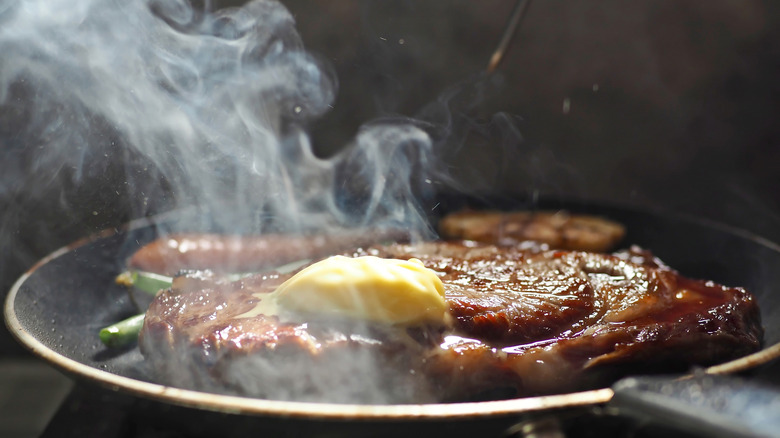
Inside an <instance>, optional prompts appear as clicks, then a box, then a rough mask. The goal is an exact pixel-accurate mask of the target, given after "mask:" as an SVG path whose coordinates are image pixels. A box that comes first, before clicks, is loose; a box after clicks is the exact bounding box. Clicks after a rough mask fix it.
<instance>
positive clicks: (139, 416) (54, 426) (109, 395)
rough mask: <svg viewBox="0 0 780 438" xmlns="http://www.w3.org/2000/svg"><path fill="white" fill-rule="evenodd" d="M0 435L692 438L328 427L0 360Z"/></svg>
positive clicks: (575, 416) (490, 425) (576, 414)
mask: <svg viewBox="0 0 780 438" xmlns="http://www.w3.org/2000/svg"><path fill="white" fill-rule="evenodd" d="M0 386H2V388H0V389H2V391H0V401H2V406H0V408H2V409H0V435H1V436H3V437H18V438H33V437H38V436H40V437H41V438H69V437H74V438H75V437H79V438H89V437H100V438H119V437H121V438H164V437H177V438H201V437H212V436H220V437H224V438H231V437H244V436H264V437H265V436H267V437H281V438H293V437H307V438H308V437H391V436H392V437H398V436H402V437H405V438H413V437H417V436H421V437H422V436H425V437H430V436H446V437H448V438H453V437H470V438H472V437H494V436H495V437H531V436H535V437H550V438H551V437H603V436H611V437H624V438H643V437H655V436H663V434H666V435H670V436H682V437H685V436H692V435H685V434H682V433H681V432H680V431H671V430H667V429H665V428H664V427H662V426H660V425H658V424H641V423H639V422H637V421H634V420H631V419H627V418H623V417H617V416H614V415H611V414H610V413H609V412H608V410H605V409H603V408H602V407H590V408H579V409H569V410H559V411H555V412H546V413H543V414H536V415H532V416H528V415H525V416H518V417H508V418H500V419H497V420H496V419H494V420H485V421H476V422H475V421H426V422H415V423H402V422H385V423H374V422H334V421H315V420H301V419H294V418H266V417H248V416H240V415H231V414H225V413H215V412H207V411H202V410H196V409H191V408H184V407H179V406H173V405H170V404H164V403H159V402H155V401H151V400H147V399H142V398H138V397H135V396H133V395H130V394H126V393H120V392H116V391H112V390H110V389H106V388H100V387H97V386H94V385H92V384H88V383H84V382H73V381H71V380H70V379H69V378H67V377H65V376H63V375H61V374H60V373H59V372H57V371H55V370H53V369H51V368H50V367H49V366H48V365H46V364H43V363H41V362H39V361H37V360H35V359H24V360H3V361H0Z"/></svg>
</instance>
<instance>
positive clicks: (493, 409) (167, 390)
mask: <svg viewBox="0 0 780 438" xmlns="http://www.w3.org/2000/svg"><path fill="white" fill-rule="evenodd" d="M467 205H468V206H472V207H476V208H484V207H491V208H517V209H527V208H529V207H530V206H529V205H527V203H525V202H521V201H517V200H511V199H509V200H508V199H492V200H489V201H486V200H484V199H483V200H480V201H478V200H475V199H463V198H460V197H458V198H453V199H442V200H441V202H439V203H437V204H436V205H435V206H434V207H432V210H431V211H432V215H433V216H435V215H437V214H443V213H446V212H448V211H454V210H456V209H458V208H461V207H463V206H467ZM534 207H538V208H542V209H550V208H565V209H567V210H569V211H572V212H581V213H589V214H597V215H601V216H604V217H607V218H610V219H613V220H616V221H619V222H621V223H623V224H624V225H625V226H626V228H627V231H628V233H627V236H626V238H625V240H624V246H625V245H629V244H637V245H641V246H643V247H645V248H649V249H651V250H652V251H653V252H654V253H655V254H656V255H658V256H659V257H660V258H661V259H662V260H664V261H665V262H667V263H668V264H669V265H671V266H673V267H675V268H676V269H678V270H679V271H681V272H682V273H683V274H684V275H687V276H691V277H697V278H708V279H712V280H715V281H717V282H721V283H724V284H727V285H732V286H743V287H746V288H747V289H749V290H750V291H752V292H753V293H754V294H755V295H756V297H757V299H758V302H759V305H760V307H761V312H762V319H763V323H764V327H765V330H766V333H765V346H766V348H765V349H764V350H763V351H762V352H759V353H756V354H754V355H751V356H749V357H747V358H743V359H740V360H736V361H732V362H728V363H725V364H722V365H719V366H715V367H712V368H710V369H709V371H711V372H715V373H732V372H740V371H744V370H747V369H750V368H753V367H756V366H759V365H761V364H763V363H765V362H767V361H769V360H771V359H772V358H773V357H774V356H776V355H777V354H778V350H780V346H778V345H777V344H778V343H780V315H778V312H780V293H778V292H777V291H776V290H775V289H776V288H777V287H778V286H777V285H780V247H778V246H777V245H775V244H773V243H771V242H769V241H766V240H764V239H762V238H760V237H757V236H754V235H751V234H749V233H746V232H743V231H740V230H737V229H733V228H729V227H726V226H723V225H719V224H716V223H711V222H708V221H705V220H701V219H696V218H690V217H683V216H678V215H674V214H668V213H663V212H654V211H647V210H642V209H635V208H630V207H625V206H611V205H604V204H596V203H592V202H572V201H566V202H562V201H555V202H542V203H537V202H535V203H534ZM171 217H173V218H174V219H172V218H171ZM175 217H176V216H169V217H158V218H154V219H151V220H141V221H136V222H133V223H131V224H129V225H128V226H127V227H125V228H123V229H117V230H109V231H106V232H103V233H101V234H99V235H96V236H93V237H92V238H90V239H86V240H84V241H79V242H76V243H74V244H73V245H70V246H69V247H66V248H63V249H61V250H59V251H57V252H55V253H53V254H52V255H50V256H49V257H47V258H45V259H44V260H42V261H41V262H40V263H38V264H37V265H36V266H35V267H33V268H32V269H31V270H30V271H29V272H28V273H27V274H25V275H24V276H23V277H22V278H20V279H19V280H18V281H17V283H16V284H15V285H14V287H13V288H12V290H11V292H10V294H9V296H8V299H7V302H6V307H5V316H6V321H7V324H8V326H9V328H10V330H11V331H12V332H13V333H14V335H15V336H16V337H17V338H18V339H19V340H20V342H21V343H22V344H24V345H25V346H26V347H27V348H29V349H30V350H31V351H32V352H33V353H35V354H37V355H38V356H40V357H42V358H44V359H45V360H47V361H49V362H51V363H53V364H54V365H56V366H58V367H59V368H61V369H63V370H65V371H66V372H68V373H70V374H72V375H74V376H76V377H78V378H82V379H87V380H89V381H92V382H97V383H98V384H100V385H102V386H105V387H108V388H112V389H117V390H121V391H123V392H127V393H130V394H136V395H141V396H143V397H145V398H149V399H152V400H156V401H161V402H163V403H171V404H176V405H181V406H187V407H195V408H198V409H206V410H211V411H218V412H229V413H240V414H250V415H258V416H265V417H277V418H306V419H314V420H328V421H329V420H344V419H361V420H367V421H385V420H389V421H408V420H413V421H418V420H428V421H430V420H441V419H448V420H469V419H477V418H483V419H484V418H496V417H501V416H508V415H517V414H520V413H524V412H534V411H542V410H547V409H551V408H567V407H573V406H582V405H589V404H594V403H603V402H606V401H608V400H609V399H610V397H611V396H612V391H611V390H610V389H609V388H605V389H600V390H594V391H586V392H580V393H573V394H562V395H555V396H545V397H531V398H524V399H515V400H502V401H489V402H475V403H454V404H429V405H376V406H374V405H338V404H327V403H296V402H278V401H269V400H260V399H250V398H241V397H230V396H224V395H215V394H207V393H201V392H197V391H189V390H181V389H178V388H171V387H165V386H162V385H158V384H156V383H154V381H153V380H152V379H151V377H150V373H149V372H148V370H147V369H145V367H144V362H143V360H142V356H141V354H140V353H139V351H138V349H137V348H129V349H126V350H121V351H113V350H108V349H106V348H105V347H103V346H102V344H101V343H100V341H99V339H98V336H97V333H98V330H99V329H100V328H101V327H104V326H106V325H108V324H110V323H113V322H116V321H117V320H120V319H122V318H125V317H127V316H130V315H132V314H133V313H135V309H134V307H133V305H132V303H131V302H130V301H129V299H128V296H127V293H126V290H125V289H124V288H122V287H120V286H117V285H115V284H114V278H115V277H116V275H117V274H119V273H120V272H121V271H122V270H123V269H124V262H125V260H126V259H127V257H128V256H129V255H130V254H132V253H133V252H134V251H135V250H137V249H138V248H139V247H141V246H142V245H144V244H146V243H148V242H150V241H152V240H153V239H155V238H156V237H157V226H156V224H158V223H159V222H161V221H165V222H166V223H167V224H169V225H172V226H173V227H174V228H175V223H176V219H175ZM434 220H435V217H434Z"/></svg>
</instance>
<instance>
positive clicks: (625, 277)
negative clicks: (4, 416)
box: [139, 241, 763, 403]
mask: <svg viewBox="0 0 780 438" xmlns="http://www.w3.org/2000/svg"><path fill="white" fill-rule="evenodd" d="M523 248H526V247H525V246H522V245H510V246H496V245H490V244H483V243H476V242H473V241H463V242H427V243H421V244H414V245H412V244H392V245H383V246H382V245H379V246H373V247H368V248H365V249H358V250H354V251H351V252H349V253H348V254H347V255H352V256H361V255H374V256H378V257H389V258H400V259H408V258H412V257H415V258H417V259H419V260H421V261H422V262H423V263H424V264H425V266H426V267H428V268H430V269H432V270H434V271H436V272H437V273H438V275H439V276H440V278H441V279H442V282H443V283H444V287H445V292H446V295H445V299H446V301H447V304H448V307H449V313H450V315H451V318H450V323H448V324H446V325H445V326H444V327H439V326H421V327H397V326H385V325H381V324H369V323H361V322H355V321H334V320H327V319H317V318H309V319H308V320H306V321H302V320H285V319H282V318H280V317H278V316H275V315H272V314H263V313H262V312H261V313H258V312H257V311H256V309H258V308H259V307H258V303H260V302H262V300H263V298H264V297H265V296H267V294H269V293H270V292H272V291H273V290H275V289H276V287H277V286H279V285H280V284H281V283H282V282H283V281H284V280H286V279H287V278H289V276H291V275H292V274H279V273H266V274H258V275H254V276H250V277H247V278H244V279H242V280H239V281H236V282H226V281H223V280H220V279H219V277H217V276H215V275H213V274H209V273H204V272H197V273H190V274H188V275H184V276H180V277H177V278H176V279H175V281H174V284H173V287H172V288H171V289H169V290H166V291H163V292H162V293H160V294H159V295H158V296H157V298H156V299H155V300H154V302H153V303H152V305H151V306H150V308H149V310H148V312H147V314H146V319H145V322H144V328H143V330H142V333H141V337H140V339H139V346H140V348H141V352H142V353H143V354H144V356H145V358H146V359H147V360H148V362H149V364H150V365H151V366H152V368H153V369H154V370H155V372H156V375H157V376H159V378H160V379H161V380H162V381H163V382H165V383H168V384H173V385H176V386H180V387H185V388H192V389H198V390H206V391H213V392H220V393H228V394H237V395H246V396H253V397H264V398H271V399H286V400H303V401H327V402H356V403H410V402H413V403H424V402H438V401H457V400H473V399H484V398H501V397H513V396H530V395H540V394H551V393H560V392H569V391H574V390H581V389H587V388H593V387H600V386H603V385H607V384H609V383H610V382H612V381H613V380H614V379H615V378H617V377H620V376H622V375H626V374H629V373H636V372H648V371H653V372H671V371H682V370H686V369H688V368H689V367H691V366H694V365H708V364H713V363H718V362H723V361H726V360H730V359H733V358H736V357H740V356H743V355H745V354H748V353H751V352H753V351H756V350H757V349H759V348H760V345H761V338H762V335H763V332H762V328H761V324H760V316H759V311H758V307H757V304H756V302H755V300H754V298H753V297H752V295H750V294H749V293H748V292H747V291H745V290H744V289H742V288H735V287H727V286H723V285H718V284H715V283H713V282H711V281H705V280H694V279H689V278H686V277H684V276H682V275H680V274H679V273H677V272H676V271H674V270H673V269H671V268H669V267H668V266H666V265H665V264H663V263H662V262H661V261H660V260H658V259H657V258H655V257H653V256H652V254H650V253H649V252H647V251H644V250H641V249H639V248H631V249H629V250H626V251H622V252H618V253H614V254H601V253H591V252H584V251H566V250H545V249H544V248H538V247H537V248H533V249H527V248H526V249H523ZM253 309H255V310H253Z"/></svg>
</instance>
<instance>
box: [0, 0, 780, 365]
mask: <svg viewBox="0 0 780 438" xmlns="http://www.w3.org/2000/svg"><path fill="white" fill-rule="evenodd" d="M228 3H229V2H227V1H222V2H218V4H221V5H222V4H225V5H226V4H228ZM513 3H514V2H512V1H498V0H488V1H481V2H469V1H453V2H446V3H444V2H433V1H426V2H419V1H412V0H405V1H355V0H350V1H347V0H338V1H331V2H327V3H312V2H306V1H302V0H295V1H288V2H285V4H287V6H288V7H289V9H290V10H291V11H292V12H293V13H294V15H295V17H296V20H297V22H298V28H299V31H300V33H301V36H302V39H303V41H304V43H305V44H306V47H307V48H308V49H309V50H310V51H312V52H314V53H315V54H318V55H319V56H321V57H322V58H324V59H326V60H328V61H329V62H330V63H331V64H332V66H333V68H334V70H335V71H336V73H337V75H338V77H339V81H340V91H339V94H338V97H337V100H336V103H335V105H334V107H333V109H332V111H331V112H329V113H328V114H326V115H325V116H324V117H323V118H322V119H320V120H318V121H316V122H315V123H314V124H313V125H312V127H311V131H312V137H313V143H314V148H315V151H316V152H317V153H318V154H320V155H322V156H327V155H330V154H332V153H334V152H335V151H336V150H338V149H339V148H341V147H343V145H345V144H347V143H348V142H349V141H350V140H351V139H352V137H353V136H354V134H355V132H356V130H357V129H358V128H359V126H360V125H361V124H363V123H365V122H367V121H370V120H372V119H375V118H377V117H390V116H404V117H417V118H420V119H423V120H428V121H432V122H435V123H437V124H438V126H439V132H440V133H442V135H444V134H447V135H446V136H445V137H446V138H447V149H444V150H443V152H445V154H444V155H445V159H446V160H447V162H448V165H449V168H450V169H451V171H452V173H453V175H454V176H455V177H456V178H457V179H458V180H459V181H460V182H461V183H462V184H463V185H464V186H466V187H470V188H472V189H474V190H476V191H481V192H485V193H516V194H518V193H519V194H535V193H538V194H540V195H546V196H560V197H568V198H578V199H594V200H606V201H609V202H615V203H624V204H633V205H639V206H648V207H654V208H661V209H665V210H669V211H674V212H682V213H687V214H691V215H695V216H700V217H705V218H709V219H713V220H716V221H719V222H724V223H727V224H730V225H733V226H736V227H739V228H742V229H745V230H747V231H750V232H753V233H756V234H758V235H761V236H764V237H766V238H768V239H770V240H773V241H775V242H780V123H777V120H779V119H780V83H778V81H777V78H778V77H780V3H777V2H773V1H771V0H763V1H761V0H745V1H740V2H732V1H728V0H709V1H705V0H677V1H674V0H637V1H633V2H622V1H619V0H603V1H600V2H592V1H588V0H571V1H563V0H546V1H537V2H533V3H532V5H531V7H530V8H529V10H528V13H527V15H526V17H525V19H524V21H523V23H522V25H521V28H520V30H519V32H518V34H517V36H516V38H515V40H514V42H513V44H512V46H511V48H510V51H509V53H508V55H507V58H506V59H505V60H504V62H503V63H502V64H501V66H500V68H499V70H498V71H497V72H496V74H494V75H493V76H491V77H483V76H481V75H482V71H483V70H484V67H485V65H486V64H487V61H488V58H489V56H490V53H491V51H492V50H493V48H494V46H495V44H496V43H497V41H498V38H499V36H500V33H501V30H502V27H503V25H504V23H505V20H506V15H507V14H508V12H509V11H510V10H511V8H512V6H513ZM0 62H2V61H0ZM31 92H34V90H25V89H24V88H23V87H22V88H20V89H13V90H11V93H10V94H9V96H8V97H7V98H6V100H5V101H4V102H2V106H0V244H2V246H3V251H2V254H0V290H2V291H4V293H5V291H7V290H8V289H9V288H10V287H11V285H12V284H13V282H14V281H15V280H16V279H17V278H18V277H19V276H20V275H21V274H22V273H23V272H24V270H25V269H27V268H28V267H30V266H31V265H32V264H33V263H34V262H35V261H36V260H38V259H40V258H41V257H43V256H44V255H46V254H48V253H49V252H51V251H53V250H54V249H56V248H59V247H61V246H63V245H65V244H67V243H69V242H71V241H73V240H76V239H78V238H80V237H83V236H86V235H89V234H91V233H93V232H95V231H97V230H100V229H103V228H106V227H109V226H114V225H117V224H121V223H123V222H125V221H127V220H128V219H130V218H131V217H132V216H133V213H132V212H131V211H133V210H131V209H130V208H128V207H127V205H128V203H129V200H133V202H138V200H139V199H142V200H143V202H144V203H145V205H146V206H147V208H146V211H147V212H149V213H154V212H156V211H164V210H166V209H167V208H168V207H169V206H170V205H171V202H172V195H171V194H170V193H167V192H166V191H165V187H161V186H159V185H158V184H156V183H155V181H156V178H155V175H154V169H149V168H147V167H146V166H145V163H144V160H143V157H135V156H133V155H132V154H131V153H127V152H122V153H117V152H118V151H117V149H116V148H117V147H118V146H117V144H119V143H115V142H114V141H112V140H113V136H114V135H115V134H114V133H111V132H110V131H109V132H107V133H106V134H105V136H103V137H102V138H101V141H99V142H95V144H84V145H81V146H80V147H79V150H80V151H81V153H84V161H83V168H80V169H73V168H57V167H54V168H45V167H42V166H40V162H41V161H45V160H43V158H44V157H42V152H41V150H42V147H43V145H45V144H46V137H45V133H40V135H20V133H22V132H25V131H26V130H25V129H23V127H24V126H25V123H26V121H27V120H28V118H29V115H30V114H35V113H36V108H35V107H31V106H30V105H29V102H28V100H26V98H25V96H27V95H28V94H29V93H31ZM445 128H446V129H445ZM107 131H108V130H107ZM128 180H132V181H135V183H136V184H137V185H136V186H135V187H129V186H128V184H126V183H125V182H126V181H128ZM144 181H146V184H145V183H144ZM693 244H695V243H693ZM3 296H4V295H3ZM26 355H27V354H26V353H25V352H24V351H23V349H22V348H21V347H19V346H18V345H17V343H16V342H15V341H14V340H13V339H12V337H11V336H10V335H9V334H8V333H7V332H6V331H5V330H2V331H0V358H4V357H5V358H13V357H20V356H26Z"/></svg>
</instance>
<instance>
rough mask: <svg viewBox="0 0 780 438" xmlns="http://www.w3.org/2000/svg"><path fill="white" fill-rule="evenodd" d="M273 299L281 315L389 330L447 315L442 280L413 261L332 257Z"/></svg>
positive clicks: (297, 277)
mask: <svg viewBox="0 0 780 438" xmlns="http://www.w3.org/2000/svg"><path fill="white" fill-rule="evenodd" d="M272 295H274V296H275V297H274V298H275V299H276V302H277V304H278V306H279V310H282V311H287V312H293V313H303V314H319V315H326V316H338V317H347V318H353V319H364V320H367V321H373V322H382V323H389V324H408V325H412V324H418V323H423V322H433V323H443V321H444V318H445V314H446V310H447V304H446V302H445V301H444V285H443V284H442V282H441V279H439V277H438V276H437V275H436V273H435V272H434V271H432V270H430V269H428V268H426V267H425V266H424V265H423V264H422V262H421V261H419V260H417V259H410V260H397V259H382V258H379V257H372V256H366V257H355V258H350V257H343V256H334V257H330V258H327V259H325V260H323V261H320V262H317V263H315V264H313V265H311V266H309V267H307V268H306V269H303V270H302V271H301V272H299V273H298V274H296V275H295V276H293V277H292V278H290V279H289V280H287V281H285V282H284V283H282V285H281V286H279V288H278V289H277V290H276V291H275V292H274V293H273V294H272Z"/></svg>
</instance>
